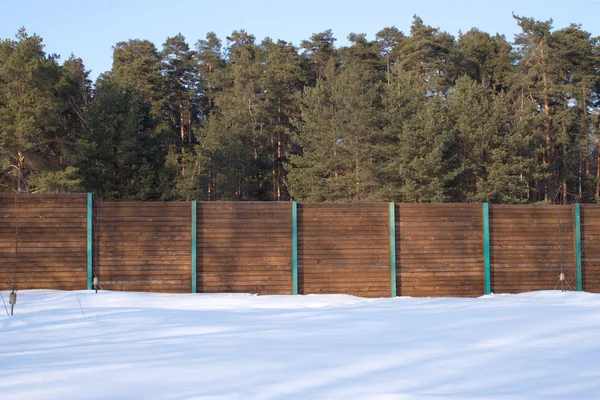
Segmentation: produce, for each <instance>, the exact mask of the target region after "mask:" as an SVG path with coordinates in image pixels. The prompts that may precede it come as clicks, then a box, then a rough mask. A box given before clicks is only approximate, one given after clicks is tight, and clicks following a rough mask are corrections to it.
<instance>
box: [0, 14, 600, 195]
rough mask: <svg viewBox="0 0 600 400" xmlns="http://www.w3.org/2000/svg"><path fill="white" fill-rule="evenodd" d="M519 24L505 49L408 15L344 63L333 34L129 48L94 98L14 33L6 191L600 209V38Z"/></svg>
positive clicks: (1, 121)
mask: <svg viewBox="0 0 600 400" xmlns="http://www.w3.org/2000/svg"><path fill="white" fill-rule="evenodd" d="M508 18H510V16H508ZM513 18H514V23H515V24H518V27H519V33H518V34H517V35H515V36H514V37H513V38H507V37H505V36H503V35H500V34H489V33H486V32H483V31H480V30H478V29H475V28H474V29H471V30H469V31H466V32H460V33H459V34H458V35H457V36H456V37H455V36H453V35H450V34H448V33H446V32H444V31H443V30H442V28H436V27H431V26H429V25H427V24H426V23H425V22H424V21H423V20H421V19H420V18H419V17H417V16H415V17H414V19H413V22H412V26H411V27H410V31H409V32H401V31H400V30H398V29H397V28H395V27H388V28H384V29H382V30H381V31H379V32H378V33H377V35H376V36H375V38H374V40H370V39H368V38H367V36H366V35H365V34H354V33H353V34H350V35H349V36H348V38H347V43H348V45H347V46H336V38H335V37H334V33H333V32H332V31H331V30H327V31H324V32H320V33H314V34H312V35H311V36H310V37H309V38H308V39H306V40H303V41H302V42H301V43H299V44H297V45H293V44H291V43H288V42H285V41H282V40H272V39H270V38H266V39H264V40H262V41H261V42H258V41H257V39H256V38H255V37H254V36H253V35H252V34H251V33H249V32H246V31H244V30H239V31H234V32H232V33H231V35H230V36H227V37H226V38H219V37H217V35H216V34H214V33H212V32H211V33H208V34H207V35H206V37H205V38H203V39H200V40H197V41H196V42H193V41H190V40H189V39H188V38H185V37H183V36H182V35H181V34H178V35H176V36H173V37H169V38H166V39H165V41H164V43H162V45H160V47H159V46H157V45H155V44H154V43H152V42H150V41H148V40H144V39H135V40H128V41H123V42H119V43H116V44H115V45H114V47H113V64H112V69H111V70H110V71H106V72H104V73H102V74H100V76H99V77H98V79H97V80H96V81H95V82H92V81H91V80H90V78H89V76H90V73H89V71H88V70H86V67H85V60H82V59H80V58H77V57H76V56H75V55H71V57H70V58H68V59H66V60H61V59H60V58H59V57H58V56H56V55H53V54H47V53H46V52H45V50H44V44H43V39H42V38H41V37H39V36H38V35H35V34H29V33H28V32H27V31H26V30H25V28H22V29H20V30H19V32H17V33H16V36H15V37H14V38H9V39H4V38H2V39H0V161H1V164H0V192H27V193H57V192H92V193H93V194H94V196H95V198H97V199H101V200H106V201H134V200H137V201H168V200H185V201H188V200H192V199H196V200H202V201H223V200H240V201H249V200H252V201H289V200H296V201H301V202H356V201H396V202H405V203H413V202H456V203H468V202H491V203H506V204H514V203H552V204H567V203H574V202H587V203H590V202H598V201H600V156H599V154H600V140H599V139H600V44H599V42H598V40H599V38H596V37H592V35H591V34H590V33H588V32H586V31H585V30H582V27H581V26H580V25H576V24H572V25H570V26H568V27H566V28H563V29H554V27H553V26H552V21H551V20H549V21H538V20H536V19H534V18H529V17H523V16H518V15H513ZM515 26H516V25H515ZM309 34H310V33H309ZM307 36H308V35H307ZM194 40H196V39H194Z"/></svg>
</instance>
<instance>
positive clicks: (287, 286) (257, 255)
mask: <svg viewBox="0 0 600 400" xmlns="http://www.w3.org/2000/svg"><path fill="white" fill-rule="evenodd" d="M197 218H198V219H197V235H198V236H197V250H196V251H197V257H198V258H197V290H198V292H207V293H215V292H249V293H257V294H291V293H292V207H291V203H264V202H199V203H198V204H197Z"/></svg>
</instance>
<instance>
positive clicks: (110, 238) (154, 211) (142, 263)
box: [93, 202, 191, 293]
mask: <svg viewBox="0 0 600 400" xmlns="http://www.w3.org/2000/svg"><path fill="white" fill-rule="evenodd" d="M93 261H94V275H95V276H98V277H99V281H100V284H101V285H102V288H103V289H109V290H128V291H153V292H167V293H168V292H173V293H177V292H189V291H190V288H191V205H190V203H186V202H168V203H151V202H129V203H103V202H100V203H95V204H94V260H93Z"/></svg>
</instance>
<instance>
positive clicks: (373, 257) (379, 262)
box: [298, 203, 391, 297]
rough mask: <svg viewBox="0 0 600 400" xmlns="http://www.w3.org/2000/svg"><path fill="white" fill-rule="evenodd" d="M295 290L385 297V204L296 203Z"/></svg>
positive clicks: (387, 278)
mask: <svg viewBox="0 0 600 400" xmlns="http://www.w3.org/2000/svg"><path fill="white" fill-rule="evenodd" d="M298 291H299V293H301V294H313V293H342V294H350V295H359V296H365V297H389V296H390V292H391V287H390V258H389V206H388V204H387V203H346V204H298Z"/></svg>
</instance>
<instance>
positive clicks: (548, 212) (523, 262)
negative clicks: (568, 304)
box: [490, 205, 576, 293]
mask: <svg viewBox="0 0 600 400" xmlns="http://www.w3.org/2000/svg"><path fill="white" fill-rule="evenodd" d="M573 226H574V224H573V206H555V205H491V206H490V261H491V290H492V292H494V293H521V292H528V291H534V290H552V289H554V288H555V287H556V285H557V283H558V288H560V287H561V283H559V275H560V274H561V273H564V274H565V277H566V281H567V282H568V283H569V284H570V285H571V287H573V288H575V285H576V277H575V263H574V257H575V255H574V243H573V238H574V236H573V235H574V233H573ZM508 241H510V243H512V245H511V246H507V245H506V243H507V242H508ZM564 286H565V288H568V286H567V285H566V283H565V284H564Z"/></svg>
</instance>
